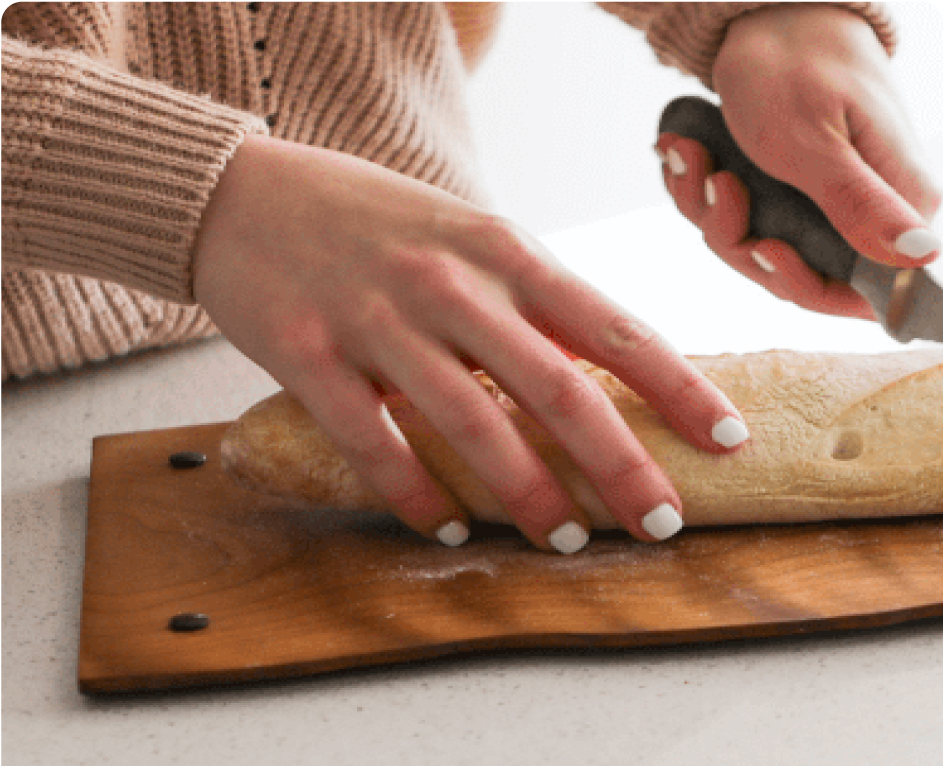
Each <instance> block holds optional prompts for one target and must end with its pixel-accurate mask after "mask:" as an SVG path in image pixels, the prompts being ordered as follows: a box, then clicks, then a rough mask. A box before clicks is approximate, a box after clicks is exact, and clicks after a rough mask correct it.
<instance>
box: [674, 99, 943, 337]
mask: <svg viewBox="0 0 943 766" xmlns="http://www.w3.org/2000/svg"><path fill="white" fill-rule="evenodd" d="M658 132H659V134H660V133H676V134H678V135H681V136H685V137H686V138H692V139H694V140H696V141H698V142H700V143H701V144H703V146H704V147H705V148H706V149H707V150H708V151H709V152H710V153H711V155H712V157H713V159H714V169H715V171H721V170H729V171H730V172H732V173H733V174H735V175H736V176H737V177H738V178H739V179H740V181H741V182H743V184H744V186H746V188H747V190H748V191H749V194H750V234H751V235H752V236H754V237H757V238H760V239H779V240H782V241H783V242H785V243H786V244H788V245H790V246H792V247H793V248H794V249H795V250H796V252H797V253H799V256H800V257H801V258H802V260H803V261H805V262H806V263H807V264H808V265H809V266H811V267H812V268H813V269H815V270H816V271H818V272H819V273H820V274H823V275H825V276H829V277H832V278H833V279H839V280H841V281H843V282H847V283H849V284H850V285H851V287H852V288H853V289H854V290H855V291H857V292H858V293H859V294H860V295H862V296H863V297H864V299H865V300H867V301H868V303H870V304H871V307H872V308H873V309H874V313H875V314H876V315H877V317H878V318H879V319H880V322H881V325H882V326H883V327H884V329H885V330H886V331H887V333H888V335H890V336H891V337H892V338H894V339H895V340H897V341H899V342H901V343H909V342H910V341H912V340H914V339H917V338H919V339H922V340H931V341H936V342H938V343H943V284H941V281H939V280H938V279H937V278H936V277H935V276H934V275H933V274H931V273H930V272H929V271H928V270H927V269H926V268H919V269H898V268H894V267H892V266H886V265H884V264H880V263H877V262H875V261H872V260H870V259H869V258H865V257H864V256H861V255H859V254H858V253H857V252H856V251H855V250H854V249H853V248H852V247H851V245H849V244H848V242H846V241H845V239H844V238H843V237H842V236H841V234H840V233H839V232H838V230H837V229H835V227H834V226H832V224H831V222H830V221H829V220H828V218H827V217H826V216H825V214H824V213H823V212H822V210H821V209H820V208H819V207H818V205H816V204H815V202H813V201H812V200H811V199H810V198H809V197H808V196H806V195H805V194H803V193H802V192H801V191H799V190H798V189H796V188H795V187H793V186H790V185H789V184H787V183H784V182H782V181H779V180H778V179H775V178H773V177H772V176H770V175H768V174H766V173H765V172H763V171H762V170H760V169H759V168H758V167H757V166H756V165H754V164H753V162H752V161H751V160H750V159H749V158H748V157H747V156H746V154H744V153H743V151H742V150H741V149H740V147H739V146H738V145H737V143H736V142H735V141H734V139H733V136H731V134H730V131H728V130H727V125H726V123H725V122H724V118H723V114H722V112H721V110H720V108H719V107H718V106H716V105H715V104H713V103H711V102H710V101H708V100H706V99H703V98H700V97H698V96H682V97H681V98H676V99H675V100H673V101H672V102H671V103H669V104H668V106H666V107H665V110H664V112H663V113H662V115H661V119H660V120H659V123H658Z"/></svg>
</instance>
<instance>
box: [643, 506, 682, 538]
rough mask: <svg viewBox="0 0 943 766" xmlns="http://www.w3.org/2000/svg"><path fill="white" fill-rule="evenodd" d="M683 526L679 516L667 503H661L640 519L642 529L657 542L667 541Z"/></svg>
mask: <svg viewBox="0 0 943 766" xmlns="http://www.w3.org/2000/svg"><path fill="white" fill-rule="evenodd" d="M683 526H684V522H683V521H682V520H681V515H680V514H679V513H678V512H677V511H676V510H675V509H674V508H672V507H671V505H669V504H668V503H662V504H661V505H659V506H658V507H657V508H656V509H655V510H654V511H650V512H649V513H648V514H646V516H645V518H643V519H642V529H644V530H645V531H646V532H648V534H650V535H651V536H652V537H655V538H657V539H659V540H667V539H668V538H669V537H671V536H672V535H674V534H677V533H678V532H680V531H681V527H683Z"/></svg>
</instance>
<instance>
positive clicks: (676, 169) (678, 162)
mask: <svg viewBox="0 0 943 766" xmlns="http://www.w3.org/2000/svg"><path fill="white" fill-rule="evenodd" d="M668 167H669V168H671V172H672V173H674V174H675V175H676V176H683V175H684V174H685V173H686V172H687V171H688V166H687V165H685V164H684V160H683V159H681V155H680V154H678V152H677V151H676V150H675V149H669V150H668Z"/></svg>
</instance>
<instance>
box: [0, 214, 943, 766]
mask: <svg viewBox="0 0 943 766" xmlns="http://www.w3.org/2000/svg"><path fill="white" fill-rule="evenodd" d="M545 241H547V242H548V244H550V245H551V247H552V248H553V249H554V250H555V252H556V253H557V254H558V255H559V256H560V257H561V258H563V260H565V261H566V262H568V263H570V264H571V265H572V266H573V268H575V269H577V270H579V271H581V272H583V273H584V274H586V275H587V276H588V277H589V278H591V279H592V280H593V281H595V282H596V283H597V284H599V285H601V286H604V287H605V288H606V289H607V291H609V292H610V293H612V294H613V295H614V297H616V298H617V299H619V300H620V301H622V302H623V303H624V304H625V305H626V306H627V307H628V308H629V309H630V310H633V311H635V312H636V313H638V314H639V315H640V316H642V317H643V318H645V319H646V320H648V321H650V322H651V323H652V324H653V325H654V326H655V327H656V328H657V329H659V330H660V331H662V332H663V333H664V334H665V335H666V336H667V337H668V338H669V339H670V340H672V342H673V343H674V344H675V345H676V346H677V347H678V348H680V349H681V350H682V351H684V352H685V353H692V354H694V353H721V352H724V351H750V350H762V349H765V348H769V347H788V348H800V349H807V350H813V349H822V350H836V351H837V350H853V351H860V352H879V351H889V350H894V349H895V345H894V343H893V342H892V341H890V340H888V339H886V338H885V337H884V336H883V334H882V333H881V331H880V330H879V329H878V328H876V327H869V326H867V325H865V324H864V323H861V322H853V321H850V320H836V319H829V318H823V317H816V316H813V315H811V314H806V313H804V312H801V311H799V310H797V309H793V308H791V307H789V306H786V305H784V304H780V303H779V302H778V301H776V300H775V299H772V298H770V297H769V296H767V295H766V294H765V293H763V291H762V290H760V289H759V288H756V287H755V286H753V285H751V284H749V283H746V282H745V281H744V280H742V279H741V278H739V277H738V276H736V275H733V274H730V273H728V271H727V270H726V267H724V266H722V265H720V264H718V263H717V262H716V260H715V259H714V258H713V256H711V255H710V254H709V253H708V252H707V251H706V250H705V249H704V248H703V245H702V244H701V243H700V237H699V235H698V234H697V232H695V231H694V230H693V229H692V228H691V227H690V226H688V225H687V224H686V223H684V222H683V220H681V219H679V216H678V214H677V213H676V212H674V211H673V210H671V209H669V208H653V209H651V210H646V211H638V212H634V213H631V214H628V215H626V216H620V217H619V218H617V219H611V220H608V221H602V222H600V223H598V224H593V225H591V226H587V227H582V228H580V229H576V230H572V231H569V232H563V233H561V234H558V235H553V236H550V237H547V238H546V239H545ZM275 389H276V386H275V384H274V383H273V382H272V381H271V379H270V378H269V377H268V376H267V375H266V374H265V373H263V372H261V371H260V370H259V369H258V368H256V367H255V366H254V365H253V364H251V363H250V362H248V361H247V360H246V359H245V358H244V357H242V356H241V355H240V354H239V353H238V352H236V351H235V350H234V349H233V348H232V347H231V346H229V344H228V343H226V342H225V341H223V340H215V341H210V342H204V343H199V344H195V345H191V346H189V347H186V348H182V349H177V350H172V351H165V352H157V353H151V354H148V355H145V356H143V357H140V358H134V359H129V360H125V361H122V362H119V363H116V364H111V365H108V366H104V367H99V368H94V369H89V370H85V371H82V372H79V373H76V374H73V375H68V376H63V377H55V378H47V379H42V380H38V381H34V382H30V383H27V384H15V385H10V386H7V387H6V388H5V389H4V391H3V439H4V445H3V447H4V448H3V610H4V611H3V756H4V763H5V764H6V765H7V766H25V765H26V764H43V765H44V766H46V765H48V764H63V765H66V764H96V766H97V765H98V764H122V766H125V765H126V764H130V763H134V764H136V765H140V766H145V765H146V764H170V763H199V764H206V765H212V764H226V766H239V765H240V764H251V765H252V766H257V764H260V763H292V764H294V763H305V764H331V765H332V766H341V765H342V764H374V763H377V764H397V766H399V765H400V764H402V765H404V766H406V765H408V764H437V765H438V764H469V765H473V766H482V765H487V764H505V763H512V764H521V765H522V766H526V765H528V764H541V765H543V764H558V763H559V764H563V763H580V764H586V765H594V764H625V763H644V764H659V765H664V766H669V765H675V764H677V765H678V766H681V765H682V764H684V765H687V764H698V765H699V766H701V765H705V764H707V765H709V764H724V766H738V765H739V764H750V765H751V766H753V765H754V764H764V766H773V765H775V764H789V766H801V765H803V764H830V766H838V765H841V764H855V765H856V766H860V765H862V764H882V765H883V764H886V763H894V764H908V765H909V764H915V765H916V764H919V765H920V766H924V765H929V764H939V763H941V762H943V756H941V753H943V718H941V710H943V620H931V621H926V622H921V623H912V624H909V625H904V626H898V627H894V628H888V629H882V630H873V631H867V632H857V633H835V634H827V635H818V636H806V637H802V638H790V639H773V640H765V639H764V640H753V641H737V642H728V643H718V644H713V645H700V646H691V647H673V648H654V649H634V650H626V651H609V652H589V653H588V652H584V651H572V652H553V653H540V652H527V653H515V654H503V655H496V654H491V655H485V656H479V657H459V658H452V659H448V660H438V661H434V662H428V663H420V664H415V665H403V666H396V667H389V668H376V669H369V670H359V671H354V672H344V673H337V674H332V675H328V676H322V677H314V678H310V679H303V680H297V681H291V682H285V683H277V684H269V685H264V686H253V687H243V688H236V689H223V690H213V691H196V692H187V693H179V694H159V695H151V696H136V697H127V698H113V699H93V698H86V697H83V696H82V695H80V694H79V693H78V690H77V687H76V664H77V650H78V626H79V613H80V601H81V589H82V560H83V550H84V536H85V514H86V501H87V487H88V475H89V460H90V454H91V441H92V438H93V437H94V436H97V435H100V434H107V433H116V432H125V431H136V430H144V429H152V428H165V427H171V426H177V425H189V424H196V423H209V422H218V421H223V420H230V419H233V418H235V417H237V416H238V415H239V414H240V413H241V412H242V411H243V410H244V409H246V408H247V407H249V406H250V405H252V404H253V403H255V402H256V401H258V400H259V399H261V398H263V397H264V396H266V395H268V394H269V393H271V392H272V391H274V390H275Z"/></svg>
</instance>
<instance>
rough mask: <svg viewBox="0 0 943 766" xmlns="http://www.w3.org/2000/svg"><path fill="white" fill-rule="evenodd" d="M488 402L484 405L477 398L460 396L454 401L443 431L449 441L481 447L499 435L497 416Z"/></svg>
mask: <svg viewBox="0 0 943 766" xmlns="http://www.w3.org/2000/svg"><path fill="white" fill-rule="evenodd" d="M497 415H500V413H495V412H492V411H491V409H490V406H489V404H488V402H485V403H484V404H482V402H481V401H479V400H478V398H477V396H469V395H465V396H459V397H458V398H455V399H453V400H452V407H451V410H450V416H449V418H448V420H447V421H446V422H445V423H444V424H443V430H444V431H445V435H446V437H447V438H448V440H449V441H451V442H454V443H457V444H462V445H465V446H466V447H480V446H481V445H483V444H485V443H486V442H488V441H492V440H494V439H495V438H496V437H497V435H498V430H499V428H498V424H497V422H496V416H497Z"/></svg>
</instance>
